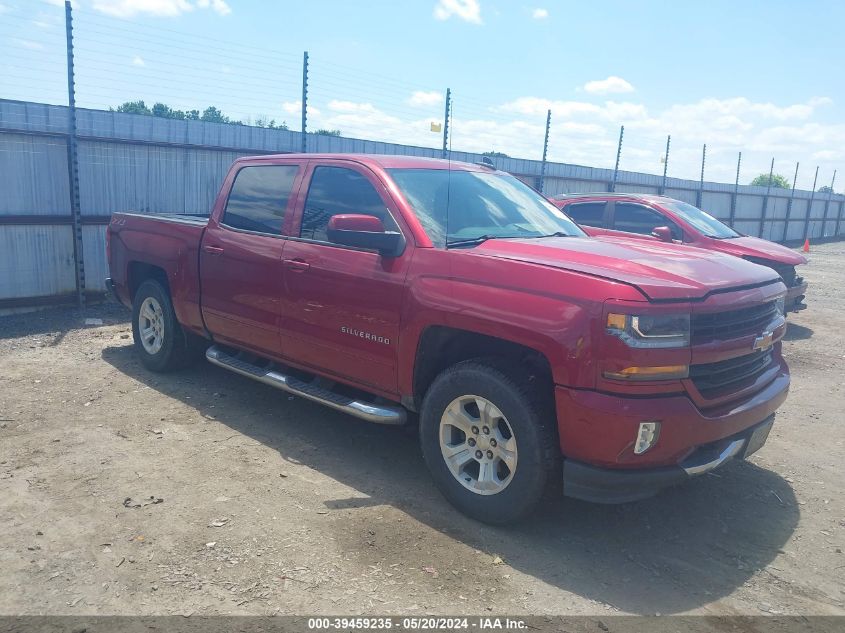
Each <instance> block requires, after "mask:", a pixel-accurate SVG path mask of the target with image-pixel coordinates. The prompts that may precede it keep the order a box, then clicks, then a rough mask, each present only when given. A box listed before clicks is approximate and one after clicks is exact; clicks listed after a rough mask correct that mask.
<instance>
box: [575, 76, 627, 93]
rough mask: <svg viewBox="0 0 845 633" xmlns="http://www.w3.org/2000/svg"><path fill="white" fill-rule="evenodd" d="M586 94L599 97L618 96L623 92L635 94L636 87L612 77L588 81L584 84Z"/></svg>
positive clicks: (620, 78)
mask: <svg viewBox="0 0 845 633" xmlns="http://www.w3.org/2000/svg"><path fill="white" fill-rule="evenodd" d="M583 89H584V92H589V93H590V94H597V95H607V94H618V93H622V92H634V86H632V85H631V84H630V83H628V82H627V81H625V80H624V79H622V77H616V76H614V75H611V76H610V77H608V78H607V79H601V80H596V81H588V82H587V83H585V84H584V88H583Z"/></svg>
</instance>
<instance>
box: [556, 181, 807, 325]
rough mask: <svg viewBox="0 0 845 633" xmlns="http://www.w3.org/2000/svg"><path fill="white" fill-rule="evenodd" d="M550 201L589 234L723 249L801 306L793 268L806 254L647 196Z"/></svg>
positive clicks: (795, 307)
mask: <svg viewBox="0 0 845 633" xmlns="http://www.w3.org/2000/svg"><path fill="white" fill-rule="evenodd" d="M552 204H554V205H555V206H556V207H558V208H560V209H563V210H564V211H565V212H566V213H567V214H568V215H569V217H571V218H572V219H574V220H575V221H576V222H578V223H579V224H580V225H581V226H582V228H583V229H584V231H585V232H586V233H588V234H589V235H594V236H595V235H608V236H610V235H624V236H627V237H640V238H645V239H651V240H653V239H659V240H663V241H678V242H681V243H684V244H689V245H691V246H697V247H698V248H705V249H707V250H712V251H717V252H719V253H726V254H728V255H733V256H735V257H741V258H743V259H747V260H748V261H750V262H754V263H755V264H760V265H761V266H768V267H769V268H771V269H772V270H774V271H775V272H777V274H779V275H780V277H781V280H783V283H784V284H786V288H787V292H786V311H787V312H798V311H800V310H803V309H805V308H806V307H807V304H806V303H804V297H805V294H806V293H807V282H806V281H804V278H803V277H801V276H800V275H798V274H797V273H796V270H795V267H796V266H800V265H802V264H806V263H807V258H806V257H804V256H803V255H801V254H800V253H796V252H795V251H793V250H792V249H790V248H787V247H786V246H782V245H780V244H775V243H774V242H770V241H769V240H763V239H760V238H758V237H751V236H750V235H742V234H740V233H737V232H736V231H734V230H733V229H732V228H731V227H729V226H728V225H727V224H725V223H723V222H720V221H719V220H717V219H716V218H714V217H713V216H712V215H710V214H709V213H707V212H705V211H702V210H701V209H699V208H698V207H694V206H693V205H691V204H688V203H686V202H682V201H681V200H674V199H672V198H666V197H665V196H655V195H647V194H630V193H618V194H612V193H611V194H607V193H582V194H564V195H560V196H555V197H554V198H553V199H552Z"/></svg>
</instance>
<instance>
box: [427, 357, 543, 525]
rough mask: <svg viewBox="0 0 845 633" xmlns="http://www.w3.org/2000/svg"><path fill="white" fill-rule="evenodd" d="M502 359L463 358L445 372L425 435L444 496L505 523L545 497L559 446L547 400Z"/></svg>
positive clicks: (434, 389) (432, 392) (430, 397)
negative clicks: (502, 361) (496, 360)
mask: <svg viewBox="0 0 845 633" xmlns="http://www.w3.org/2000/svg"><path fill="white" fill-rule="evenodd" d="M497 365H498V363H496V362H495V361H465V362H462V363H459V364H457V365H455V366H454V367H451V368H450V369H447V370H446V371H444V372H443V373H442V374H440V376H438V377H437V378H436V379H435V380H434V382H433V383H432V385H431V387H430V388H429V390H428V393H427V394H426V396H425V399H424V401H423V405H422V411H421V415H420V441H421V445H422V450H423V456H424V457H425V461H426V464H427V465H428V468H429V470H430V471H431V474H432V476H433V478H434V481H435V483H436V484H437V487H438V488H439V489H440V491H441V492H442V493H443V495H444V496H445V497H446V498H447V499H448V500H449V501H450V502H451V503H452V504H453V505H454V506H456V507H457V508H458V509H459V510H461V512H463V513H465V514H467V515H469V516H471V517H473V518H475V519H478V520H479V521H483V522H485V523H493V524H503V523H511V522H514V521H517V520H519V519H521V518H524V517H525V516H526V515H528V514H529V513H530V512H531V511H532V510H533V509H534V507H535V506H536V505H537V503H538V502H539V501H540V499H541V497H542V496H543V493H544V492H545V490H546V488H547V486H548V484H549V482H550V481H551V475H552V473H553V472H555V465H556V463H557V461H558V450H557V443H556V440H555V437H556V436H555V433H554V430H553V427H552V426H551V425H552V424H553V423H554V416H553V414H552V413H550V411H549V407H548V406H546V405H547V398H545V397H544V396H543V394H541V393H539V390H538V389H536V388H535V387H534V385H533V384H531V383H530V382H529V381H528V380H524V379H522V378H520V377H519V376H515V375H511V374H512V372H510V371H508V370H507V369H506V368H504V367H501V366H497ZM513 373H514V374H515V372H513Z"/></svg>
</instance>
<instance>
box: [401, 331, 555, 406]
mask: <svg viewBox="0 0 845 633" xmlns="http://www.w3.org/2000/svg"><path fill="white" fill-rule="evenodd" d="M483 357H487V358H490V357H494V358H502V359H505V360H507V361H508V362H509V364H511V365H512V366H520V367H521V369H522V371H524V372H525V374H526V375H528V376H529V377H530V379H532V380H538V381H542V382H541V383H540V384H541V386H542V387H541V388H542V389H544V390H546V389H547V390H548V393H551V389H552V371H551V367H550V365H549V361H548V359H547V358H546V356H545V355H544V354H542V353H541V352H538V351H537V350H535V349H533V348H530V347H526V346H525V345H520V344H519V343H514V342H512V341H506V340H504V339H500V338H496V337H494V336H487V335H485V334H478V333H476V332H470V331H468V330H459V329H455V328H450V327H442V326H432V327H430V328H428V329H427V330H425V332H423V335H422V336H421V337H420V341H419V344H418V346H417V357H416V359H415V363H414V402H413V404H414V407H415V408H416V409H419V407H420V405H421V404H422V399H423V396H425V392H426V391H427V390H428V387H429V386H430V385H431V383H432V382H433V381H434V379H435V378H436V377H437V375H438V374H439V373H440V372H442V371H443V370H444V369H446V368H448V367H451V366H452V365H454V364H456V363H459V362H461V361H463V360H469V359H471V358H483ZM406 406H407V405H406Z"/></svg>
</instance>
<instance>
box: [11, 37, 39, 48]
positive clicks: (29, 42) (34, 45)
mask: <svg viewBox="0 0 845 633" xmlns="http://www.w3.org/2000/svg"><path fill="white" fill-rule="evenodd" d="M12 41H13V42H14V43H15V44H17V45H18V46H20V47H21V48H25V49H27V50H30V51H40V50H43V49H44V44H42V43H41V42H33V41H32V40H22V39H19V38H15V39H13V40H12Z"/></svg>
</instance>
